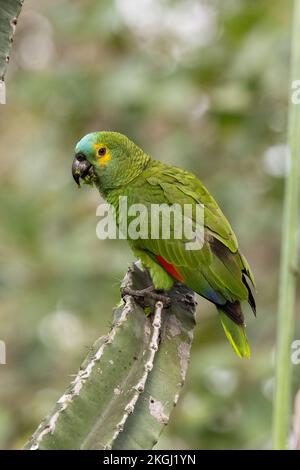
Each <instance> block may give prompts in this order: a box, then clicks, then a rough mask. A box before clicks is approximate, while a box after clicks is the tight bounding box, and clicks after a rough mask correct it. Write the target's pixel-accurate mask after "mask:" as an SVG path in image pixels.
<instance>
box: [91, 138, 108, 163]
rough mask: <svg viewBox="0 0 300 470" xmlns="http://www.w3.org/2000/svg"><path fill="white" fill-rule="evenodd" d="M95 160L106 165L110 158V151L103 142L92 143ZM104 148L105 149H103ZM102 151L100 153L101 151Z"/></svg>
mask: <svg viewBox="0 0 300 470" xmlns="http://www.w3.org/2000/svg"><path fill="white" fill-rule="evenodd" d="M94 149H95V154H96V160H97V162H98V163H99V165H100V166H106V165H107V163H108V162H109V161H110V160H111V153H110V151H109V149H108V148H107V146H106V145H105V144H102V143H101V142H100V144H95V145H94ZM103 149H105V151H104V150H103ZM101 151H102V153H101Z"/></svg>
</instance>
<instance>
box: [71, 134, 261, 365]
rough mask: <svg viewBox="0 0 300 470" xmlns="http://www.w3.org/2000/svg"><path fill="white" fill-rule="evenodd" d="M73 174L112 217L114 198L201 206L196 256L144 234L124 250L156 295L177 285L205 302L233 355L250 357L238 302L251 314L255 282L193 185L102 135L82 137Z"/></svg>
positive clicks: (212, 204)
mask: <svg viewBox="0 0 300 470" xmlns="http://www.w3.org/2000/svg"><path fill="white" fill-rule="evenodd" d="M72 173H73V177H74V179H75V181H76V182H77V183H78V184H80V181H83V182H84V183H87V184H94V185H95V186H96V187H97V188H98V190H99V192H100V194H101V195H102V197H103V198H104V199H105V200H106V201H107V202H108V203H109V204H111V205H112V206H113V207H114V208H115V210H116V213H117V214H118V211H119V200H120V199H119V198H120V197H121V196H122V197H127V200H128V206H130V205H132V204H143V205H144V206H146V207H149V206H150V205H151V204H167V205H173V204H179V205H180V206H182V207H183V206H184V205H187V204H190V205H192V207H193V206H196V205H197V204H201V205H202V206H204V232H203V233H204V240H203V242H204V243H203V246H202V247H201V249H196V250H187V249H186V240H185V239H184V238H182V239H177V238H174V237H173V238H172V237H170V238H169V239H167V238H158V239H152V238H151V236H150V228H149V236H148V237H144V238H138V239H132V238H129V239H128V242H129V244H130V246H131V248H132V250H133V253H134V254H135V256H136V257H137V258H139V259H140V260H141V262H142V264H143V265H144V267H146V268H147V269H148V270H149V272H150V275H151V278H152V281H153V285H154V287H155V289H157V290H159V291H161V290H162V291H168V290H169V289H171V288H172V286H173V283H174V282H175V281H176V282H181V283H183V284H185V285H186V286H187V287H189V288H190V289H192V290H193V291H195V292H196V293H198V294H200V296H202V297H204V298H206V299H208V300H209V301H211V302H212V303H213V304H215V306H216V307H217V310H218V312H219V315H220V319H221V322H222V325H223V327H224V330H225V333H226V336H227V338H228V339H229V341H230V343H231V345H232V347H233V349H234V351H235V352H236V353H237V355H238V356H240V357H249V356H250V349H249V345H248V342H247V338H246V334H245V322H244V315H243V312H242V309H241V302H243V301H248V302H249V304H250V306H251V307H252V310H253V312H254V314H255V300H254V297H253V293H252V290H251V289H252V287H254V278H253V275H252V273H251V270H250V267H249V265H248V263H247V261H246V259H245V257H244V256H243V255H242V253H241V252H240V251H239V249H238V243H237V239H236V236H235V234H234V232H233V230H232V228H231V226H230V224H229V222H228V220H227V219H226V217H225V216H224V214H223V213H222V211H221V209H220V208H219V206H218V204H217V203H216V201H215V200H214V198H213V197H212V196H211V194H210V193H209V191H208V190H207V189H206V188H205V186H204V185H203V184H202V183H201V182H200V181H199V179H198V178H196V176H194V175H193V174H191V173H189V172H187V171H185V170H183V169H180V168H176V167H173V166H169V165H166V164H164V163H162V162H160V161H157V160H154V159H152V158H151V157H150V156H149V155H147V154H146V153H145V152H144V151H143V150H142V149H141V148H139V147H138V146H137V145H136V144H134V143H133V142H132V141H131V140H129V139H128V138H127V137H126V136H124V135H122V134H119V133H117V132H106V131H101V132H93V133H90V134H87V135H86V136H84V137H83V138H82V139H81V140H80V141H79V142H78V144H77V145H76V148H75V158H74V161H73V165H72ZM191 217H192V218H193V215H192V216H191Z"/></svg>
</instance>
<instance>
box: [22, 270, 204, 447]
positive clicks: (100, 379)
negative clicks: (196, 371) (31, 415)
mask: <svg viewBox="0 0 300 470" xmlns="http://www.w3.org/2000/svg"><path fill="white" fill-rule="evenodd" d="M150 282H151V281H150V278H149V274H148V272H147V271H144V270H142V269H141V268H140V267H139V265H138V264H135V265H133V267H132V268H130V269H129V271H128V273H127V274H126V276H125V278H124V281H123V284H122V286H123V287H124V286H130V287H132V288H134V289H143V288H145V287H148V286H149V285H150ZM170 298H171V305H170V306H169V307H168V308H166V309H164V306H163V304H162V302H157V303H156V305H155V306H154V305H153V306H151V309H152V313H151V314H150V315H147V314H146V313H145V309H144V308H142V307H141V306H140V305H138V304H137V303H136V302H135V301H134V299H133V298H132V297H130V296H126V297H125V300H124V301H122V303H121V304H120V305H119V306H118V307H117V309H116V310H115V312H114V321H113V326H112V328H111V330H110V332H109V333H108V335H107V336H105V337H102V338H99V339H98V340H97V341H96V343H95V344H94V345H93V347H92V349H91V351H90V353H89V355H88V357H87V358H86V359H85V361H84V362H83V364H82V366H81V367H80V370H79V373H78V374H77V376H76V378H75V380H74V381H73V382H72V383H71V385H70V386H69V388H68V389H67V391H66V392H65V394H64V395H63V396H62V397H61V398H60V399H59V400H58V402H57V404H56V405H55V407H54V408H53V410H52V412H51V413H50V415H49V416H48V417H47V418H46V419H45V420H44V421H43V422H42V424H41V425H40V426H39V428H38V429H37V431H36V432H35V433H34V435H33V436H32V438H31V439H30V440H29V442H28V443H27V444H26V446H25V449H31V450H35V449H130V450H132V449H151V448H152V447H153V446H154V444H155V443H156V442H157V440H158V438H159V435H160V433H161V431H162V430H163V428H164V427H165V425H166V424H167V422H168V420H169V416H170V413H171V411H172V409H173V407H174V405H175V404H176V402H177V399H178V396H179V393H180V390H181V388H182V385H183V382H184V379H185V375H186V370H187V363H188V358H189V352H190V346H191V342H192V337H193V328H194V325H195V320H194V312H195V301H194V297H193V293H192V292H191V291H189V290H188V289H187V288H185V287H184V286H182V285H180V286H179V285H177V286H175V287H174V288H173V290H172V291H171V293H170Z"/></svg>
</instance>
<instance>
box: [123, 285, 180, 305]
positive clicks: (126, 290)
mask: <svg viewBox="0 0 300 470" xmlns="http://www.w3.org/2000/svg"><path fill="white" fill-rule="evenodd" d="M121 295H122V297H124V296H125V295H130V296H132V297H133V298H135V299H138V300H141V298H143V299H151V300H154V301H155V302H158V301H160V302H162V303H163V305H164V307H168V306H169V305H170V304H171V298H170V297H169V296H167V295H164V294H159V293H157V292H156V291H155V289H154V287H153V286H149V287H146V288H145V289H140V290H138V289H132V288H131V287H123V288H122V289H121Z"/></svg>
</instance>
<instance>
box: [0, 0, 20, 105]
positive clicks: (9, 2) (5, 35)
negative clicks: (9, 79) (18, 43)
mask: <svg viewBox="0 0 300 470" xmlns="http://www.w3.org/2000/svg"><path fill="white" fill-rule="evenodd" d="M23 2H24V0H0V103H1V104H5V83H4V76H5V72H6V69H7V64H8V62H9V54H10V49H11V46H12V43H13V37H14V33H15V29H16V24H17V21H18V16H19V14H20V11H21V8H22V5H23Z"/></svg>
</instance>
